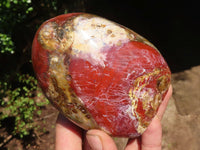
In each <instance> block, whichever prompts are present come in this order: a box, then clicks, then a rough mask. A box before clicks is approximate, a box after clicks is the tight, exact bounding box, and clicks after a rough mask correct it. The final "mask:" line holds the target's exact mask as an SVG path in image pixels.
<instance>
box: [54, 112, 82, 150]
mask: <svg viewBox="0 0 200 150" xmlns="http://www.w3.org/2000/svg"><path fill="white" fill-rule="evenodd" d="M55 149H56V150H81V149H82V129H81V128H79V127H78V126H76V125H75V124H73V123H72V122H71V121H69V120H68V119H67V118H65V117H64V116H63V115H61V114H59V115H58V119H57V121H56V144H55Z"/></svg>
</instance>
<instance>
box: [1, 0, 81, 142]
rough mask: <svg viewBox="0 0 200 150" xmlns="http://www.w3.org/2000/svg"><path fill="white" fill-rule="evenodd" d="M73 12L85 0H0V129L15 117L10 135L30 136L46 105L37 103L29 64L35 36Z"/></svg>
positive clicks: (36, 89) (36, 93)
mask: <svg viewBox="0 0 200 150" xmlns="http://www.w3.org/2000/svg"><path fill="white" fill-rule="evenodd" d="M72 11H79V12H80V11H84V0H0V126H1V123H2V122H3V121H4V120H5V119H8V118H14V125H8V126H14V129H13V130H12V133H11V134H13V135H18V136H19V137H21V138H22V137H24V136H25V135H28V134H30V130H33V129H35V128H36V127H37V122H35V121H34V117H38V116H39V115H40V114H41V113H42V111H41V110H42V109H40V108H41V107H44V106H46V105H47V104H48V102H47V100H46V99H44V100H42V101H39V102H38V101H36V99H40V97H41V95H42V92H41V91H40V90H38V85H37V80H36V78H35V76H34V72H33V69H32V64H31V45H32V41H33V37H34V34H35V32H36V30H37V28H38V27H39V26H40V25H41V24H42V23H43V22H44V21H45V20H47V19H49V18H52V17H54V16H57V15H60V14H63V13H67V12H72ZM38 91H39V92H38Z"/></svg>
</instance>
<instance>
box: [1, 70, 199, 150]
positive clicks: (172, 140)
mask: <svg viewBox="0 0 200 150" xmlns="http://www.w3.org/2000/svg"><path fill="white" fill-rule="evenodd" d="M172 84H173V96H172V98H171V100H170V102H169V105H168V107H167V110H166V112H165V115H164V117H163V120H162V126H163V142H162V147H163V150H199V149H200V115H199V114H200V107H199V106H200V66H197V67H193V68H191V69H190V70H186V71H184V72H180V73H175V74H173V75H172ZM57 115H58V112H57V110H56V109H55V108H53V107H52V106H51V105H48V106H47V107H45V108H43V112H42V114H41V116H40V118H38V119H36V121H38V122H39V125H40V127H39V131H38V133H33V134H32V135H31V136H27V137H25V138H23V139H19V138H16V137H10V136H9V134H8V133H9V131H7V130H6V129H5V128H0V143H1V142H3V141H4V140H5V139H6V138H10V140H8V141H7V143H5V144H4V145H3V146H2V147H0V149H1V150H34V149H37V150H46V149H48V150H53V149H54V141H55V122H56V118H57ZM115 141H116V143H117V145H118V147H119V150H122V149H123V147H124V143H126V141H127V139H125V138H124V139H115Z"/></svg>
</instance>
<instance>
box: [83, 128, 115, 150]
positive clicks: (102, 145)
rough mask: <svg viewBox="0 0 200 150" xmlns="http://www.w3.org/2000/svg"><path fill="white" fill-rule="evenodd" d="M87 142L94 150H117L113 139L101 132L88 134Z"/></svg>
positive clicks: (93, 131) (89, 132)
mask: <svg viewBox="0 0 200 150" xmlns="http://www.w3.org/2000/svg"><path fill="white" fill-rule="evenodd" d="M86 140H87V143H88V145H89V147H90V148H91V149H92V150H117V147H116V145H115V142H114V141H113V139H112V138H111V137H110V136H109V135H108V134H106V133H105V132H103V131H101V130H96V129H92V130H89V131H88V132H87V133H86Z"/></svg>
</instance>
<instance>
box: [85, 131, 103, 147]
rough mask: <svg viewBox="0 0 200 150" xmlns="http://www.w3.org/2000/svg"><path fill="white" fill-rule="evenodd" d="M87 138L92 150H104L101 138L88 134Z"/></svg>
mask: <svg viewBox="0 0 200 150" xmlns="http://www.w3.org/2000/svg"><path fill="white" fill-rule="evenodd" d="M86 138H87V141H88V144H89V145H90V147H91V149H92V150H103V146H102V143H101V140H100V138H99V136H97V135H91V134H87V135H86Z"/></svg>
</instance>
